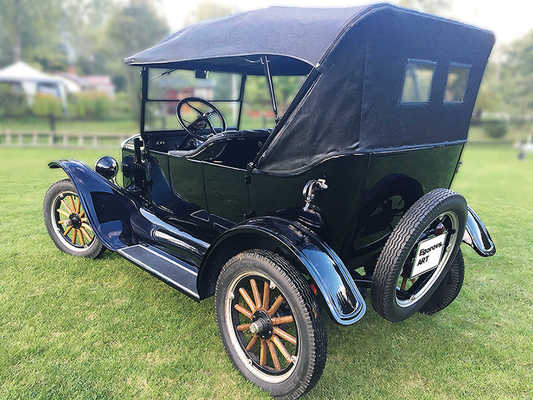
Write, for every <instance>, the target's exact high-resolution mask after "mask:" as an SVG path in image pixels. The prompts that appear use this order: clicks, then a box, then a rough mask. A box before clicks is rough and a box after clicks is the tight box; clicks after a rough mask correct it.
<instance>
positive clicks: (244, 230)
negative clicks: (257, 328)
mask: <svg viewBox="0 0 533 400" xmlns="http://www.w3.org/2000/svg"><path fill="white" fill-rule="evenodd" d="M250 238H254V240H250ZM244 241H246V242H247V244H248V247H249V248H254V246H258V244H259V243H261V244H262V245H263V246H264V245H265V244H267V243H268V246H269V248H272V249H275V248H282V249H283V250H285V252H286V253H289V254H290V258H291V259H292V260H291V261H293V262H297V263H299V264H300V266H301V267H303V268H304V269H305V270H306V271H307V272H308V273H309V275H310V276H311V277H312V278H313V280H314V282H315V283H316V285H317V286H318V289H319V290H320V292H321V293H322V296H323V297H324V300H325V302H326V304H327V305H328V308H329V310H330V312H331V315H332V316H333V318H334V319H335V321H336V322H338V323H339V324H342V325H350V324H353V323H355V322H357V321H358V320H359V319H360V318H361V317H362V316H363V315H364V314H365V311H366V304H365V302H364V299H363V297H362V296H361V294H360V293H359V290H358V289H357V286H356V285H355V283H354V281H353V279H352V277H351V275H350V273H349V272H348V270H347V269H346V266H345V265H344V263H343V262H342V260H341V259H340V258H339V257H338V256H337V254H336V253H335V252H334V251H333V250H332V249H331V248H330V247H329V246H328V245H327V244H326V243H324V242H323V241H322V240H321V239H320V238H319V237H318V236H317V235H316V234H315V233H314V232H312V231H310V230H308V229H306V228H305V227H303V226H301V225H300V224H297V223H294V222H292V221H289V220H286V219H282V218H278V217H260V218H254V219H251V220H248V221H245V222H243V223H242V224H240V225H237V226H236V227H233V228H231V229H229V230H228V231H226V232H225V233H224V234H223V235H222V236H221V237H219V238H218V239H217V240H216V241H215V243H213V244H212V245H211V246H210V248H209V251H208V253H207V254H206V256H205V258H204V263H203V264H202V268H201V269H200V271H201V272H202V271H204V272H206V271H207V273H205V275H204V276H206V277H207V275H208V274H209V273H210V271H209V268H208V267H207V265H208V264H209V260H210V258H211V257H214V258H216V255H215V254H216V253H217V251H218V249H220V248H221V247H223V246H224V245H225V244H228V243H236V242H244ZM204 267H205V268H204ZM201 278H202V276H200V277H199V280H200V279H201ZM206 279H207V278H206Z"/></svg>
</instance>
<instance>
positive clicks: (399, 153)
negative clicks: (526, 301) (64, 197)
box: [50, 4, 495, 325]
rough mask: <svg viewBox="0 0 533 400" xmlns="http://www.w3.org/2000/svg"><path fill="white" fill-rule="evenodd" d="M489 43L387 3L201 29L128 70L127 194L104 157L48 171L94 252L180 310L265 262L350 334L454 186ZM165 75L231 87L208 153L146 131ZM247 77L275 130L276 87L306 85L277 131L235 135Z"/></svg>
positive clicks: (249, 17)
mask: <svg viewBox="0 0 533 400" xmlns="http://www.w3.org/2000/svg"><path fill="white" fill-rule="evenodd" d="M493 43H494V38H493V35H492V34H491V33H490V32H487V31H484V30H480V29H477V28H474V27H471V26H467V25H464V24H461V23H457V22H453V21H449V20H445V19H442V18H438V17H434V16H429V15H426V14H422V13H418V12H414V11H411V10H406V9H402V8H398V7H395V6H391V5H387V4H378V5H373V6H368V7H357V8H350V9H294V8H283V7H274V8H269V9H266V10H258V11H251V12H248V13H243V14H238V15H235V16H231V17H227V18H223V19H221V20H215V21H209V22H205V23H202V24H198V25H195V26H192V27H188V28H185V29H183V30H181V31H179V32H177V33H175V34H174V35H171V36H170V37H169V38H167V39H165V40H163V41H162V42H161V43H159V44H157V45H156V46H154V47H152V48H150V49H147V50H145V51H142V52H140V53H138V54H136V55H134V56H132V57H129V58H127V59H126V63H127V64H129V65H131V66H137V67H139V68H140V73H141V83H142V88H141V121H140V134H139V135H136V136H134V137H132V138H130V139H128V140H127V141H126V142H124V143H123V145H122V163H121V165H122V174H123V184H122V185H118V184H117V183H116V182H115V181H114V180H113V179H112V178H113V177H114V175H115V174H116V167H117V166H116V165H115V164H114V163H113V161H112V160H110V159H109V158H103V159H101V160H100V161H99V163H98V164H97V168H96V169H97V172H95V171H93V170H92V169H90V168H89V167H87V166H86V165H84V164H83V163H81V162H78V161H57V162H54V163H51V164H50V166H51V167H60V168H63V169H64V170H65V172H66V173H67V175H68V176H69V178H70V179H71V180H72V182H73V184H74V186H75V189H76V192H77V194H78V195H79V199H80V200H81V205H82V206H83V209H84V210H85V212H86V215H87V218H88V223H89V224H90V226H91V227H92V229H93V230H94V233H95V235H96V238H97V239H98V241H99V242H101V243H102V244H103V245H104V246H105V247H106V248H108V249H110V250H112V251H116V252H118V253H119V254H120V255H122V256H123V257H125V258H127V259H128V260H130V261H132V262H133V263H135V264H136V265H138V266H140V267H141V268H143V269H145V270H147V271H148V272H150V273H152V274H153V275H155V276H156V277H158V278H160V279H162V280H163V281H165V282H166V283H168V284H169V285H171V286H173V287H175V288H176V289H178V290H180V291H182V292H183V293H185V294H187V295H188V296H190V297H192V298H194V299H196V300H201V299H204V298H206V297H209V296H211V295H213V293H214V291H215V285H216V282H217V277H218V274H219V272H220V270H221V268H222V266H223V265H224V263H225V262H226V261H227V260H229V259H230V258H231V257H233V256H235V255H236V254H239V253H241V252H243V251H245V250H249V249H265V250H268V251H271V252H273V253H276V254H279V255H281V256H283V257H285V258H286V259H287V260H289V261H290V262H291V263H292V264H293V265H294V266H295V268H296V269H297V270H298V271H300V272H301V273H303V274H304V275H305V276H306V277H307V280H308V281H309V282H310V283H311V284H313V285H314V287H315V288H317V290H318V292H319V293H321V295H322V297H323V299H324V300H325V303H326V304H327V308H328V310H329V312H330V314H331V316H332V317H333V319H334V320H335V321H336V322H338V323H340V324H344V325H348V324H352V323H354V322H356V321H357V320H359V319H360V318H361V317H362V316H363V314H364V312H365V309H366V306H365V301H364V299H363V296H361V293H360V290H362V289H366V288H367V287H370V286H371V285H372V271H373V269H374V266H375V265H376V262H377V260H378V257H379V256H380V254H381V253H382V251H383V249H384V246H385V245H386V243H387V240H389V238H390V236H391V232H393V230H394V229H395V227H396V226H397V224H398V222H399V221H400V220H401V218H402V217H403V216H404V215H405V214H406V212H407V211H408V210H409V209H410V208H412V206H413V205H414V204H415V203H417V201H419V200H420V199H421V198H423V197H424V196H426V195H427V194H428V193H431V192H432V191H434V190H435V189H438V188H445V189H448V188H449V187H450V185H451V184H452V181H453V178H454V176H455V174H456V172H457V169H458V168H459V165H460V159H461V154H462V151H463V148H464V145H465V143H466V139H467V132H468V129H469V123H470V119H471V115H472V111H473V107H474V103H475V100H476V96H477V92H478V89H479V86H480V82H481V79H482V76H483V72H484V69H485V66H486V63H487V59H488V57H489V55H490V51H491V49H492V46H493ZM175 70H190V71H195V76H197V77H198V78H203V77H205V74H206V73H207V71H211V72H220V73H222V72H225V73H233V74H239V75H240V76H241V78H240V83H239V90H238V96H237V97H236V98H235V99H233V100H235V103H236V104H237V108H236V110H237V111H236V112H237V113H238V115H237V117H236V123H235V126H233V127H232V128H226V129H224V131H222V130H221V129H216V128H213V127H211V130H210V129H209V127H208V126H207V125H206V124H203V125H201V126H199V127H198V126H196V127H195V129H196V128H198V129H196V130H195V134H197V135H198V136H200V138H201V139H202V140H191V137H190V136H191V135H189V132H188V130H187V129H186V128H185V129H174V130H159V129H153V128H152V127H150V124H149V123H148V122H147V121H148V119H153V113H152V111H150V110H151V108H150V107H151V104H152V103H154V102H160V103H161V102H163V101H168V102H169V104H170V107H174V106H175V104H176V103H178V100H179V99H153V98H151V97H150V85H151V84H152V82H153V81H154V79H152V76H161V74H163V76H164V75H165V74H168V75H171V74H172V73H173V71H175ZM154 71H155V72H156V73H157V74H156V75H151V74H152V73H154ZM257 75H259V76H264V78H265V82H266V87H267V88H268V89H269V94H270V98H271V102H272V106H273V112H274V113H275V114H276V117H277V104H276V97H275V89H274V87H273V86H274V85H273V77H276V76H280V75H283V76H291V75H304V76H305V81H304V82H303V84H302V85H301V87H300V88H299V90H298V91H297V93H296V94H295V96H294V99H293V100H292V102H291V104H290V105H289V107H288V108H287V110H286V111H285V112H284V113H283V116H282V117H281V118H279V120H277V121H276V123H275V125H274V126H272V129H258V130H242V129H241V127H240V123H241V120H242V118H241V114H242V103H243V93H244V91H245V87H246V81H247V79H246V78H247V77H251V76H257ZM191 99H192V100H191ZM208 100H212V99H208ZM225 100H227V99H222V100H218V101H219V102H218V103H217V102H216V101H214V103H215V104H224V101H225ZM189 101H193V102H194V101H196V100H195V98H189ZM210 104H211V103H210ZM205 114H208V113H205ZM202 115H203V114H201V115H200V117H199V119H201V117H202ZM208 117H209V116H208ZM276 119H278V118H276ZM196 122H197V121H195V123H196ZM191 125H192V124H191ZM205 129H208V132H207V133H206V132H205ZM98 172H100V173H98ZM110 178H111V179H110ZM417 204H418V203H417ZM465 218H466V230H465V234H464V237H463V240H464V241H466V242H467V243H468V244H469V245H470V246H472V247H473V248H474V249H475V250H476V251H477V252H478V253H479V254H480V255H483V256H488V255H492V254H494V251H495V250H494V244H493V243H492V240H491V239H490V236H489V234H488V232H487V230H486V228H485V227H484V225H483V223H482V222H481V220H480V219H479V217H477V215H476V214H475V213H474V212H473V211H472V210H470V209H468V213H467V217H465ZM463 229H464V228H463ZM450 232H452V230H450ZM453 232H455V231H453ZM459 240H460V239H459ZM74 241H76V240H74ZM360 267H365V271H366V273H359V272H356V271H355V270H356V269H357V268H360Z"/></svg>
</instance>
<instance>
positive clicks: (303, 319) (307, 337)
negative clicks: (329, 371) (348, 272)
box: [215, 250, 327, 399]
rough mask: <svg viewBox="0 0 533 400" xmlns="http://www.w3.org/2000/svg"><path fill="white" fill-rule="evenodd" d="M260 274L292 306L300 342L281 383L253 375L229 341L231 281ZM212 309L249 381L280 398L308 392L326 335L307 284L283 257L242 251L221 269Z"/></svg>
mask: <svg viewBox="0 0 533 400" xmlns="http://www.w3.org/2000/svg"><path fill="white" fill-rule="evenodd" d="M247 272H254V273H262V274H264V275H265V276H267V277H269V279H272V280H273V281H275V282H276V284H277V285H278V287H279V289H280V291H281V292H282V293H283V295H284V297H285V298H286V300H287V301H288V303H289V305H290V306H291V310H292V313H293V316H294V319H295V321H296V324H297V326H298V340H299V342H300V344H299V346H301V348H299V352H298V361H297V362H296V367H295V369H294V371H293V372H292V373H291V374H290V375H289V376H288V377H287V378H286V379H285V380H284V381H282V382H279V383H271V382H267V381H266V380H263V379H261V378H260V377H258V376H257V375H255V374H254V373H253V372H252V371H251V370H250V369H249V368H248V367H247V365H246V364H245V362H243V361H242V360H241V358H239V355H238V353H237V350H236V349H235V347H234V346H233V345H232V343H231V339H230V337H229V331H228V329H229V328H228V326H227V319H226V315H225V310H224V306H225V300H226V296H227V290H228V288H229V286H230V285H231V282H232V281H233V280H234V279H235V278H236V277H237V276H239V275H240V274H242V273H247ZM215 309H216V318H217V324H218V328H219V333H220V337H221V339H222V342H223V344H224V347H225V349H226V352H227V354H228V357H229V358H230V360H231V362H232V363H233V365H234V366H235V368H237V369H238V370H239V371H240V372H241V374H242V375H244V376H245V377H246V378H247V379H248V380H250V381H251V382H253V383H254V384H256V385H257V386H259V387H260V388H261V389H263V390H265V391H267V392H269V393H270V394H271V395H272V396H274V397H276V398H281V399H297V398H299V397H300V396H302V395H303V394H304V393H306V392H307V391H309V390H310V389H311V388H312V387H313V386H314V385H315V384H316V382H317V381H318V379H319V378H320V376H321V375H322V371H323V369H324V366H325V363H326V355H327V337H326V331H325V329H324V326H323V323H322V320H321V316H320V308H319V307H318V305H317V302H316V300H315V297H314V295H313V293H312V291H311V288H310V286H309V283H308V282H307V281H306V280H305V279H304V277H303V276H302V275H301V274H300V273H299V272H298V271H296V269H295V268H294V267H293V266H292V265H291V264H290V263H289V262H288V261H287V260H285V259H284V258H283V257H281V256H279V255H278V254H276V253H273V252H270V251H266V250H248V251H244V252H242V253H240V254H238V255H236V256H235V257H233V258H232V259H230V260H229V261H228V262H227V263H226V264H225V265H224V267H223V268H222V270H221V272H220V275H219V276H218V279H217V285H216V290H215Z"/></svg>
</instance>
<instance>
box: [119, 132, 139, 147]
mask: <svg viewBox="0 0 533 400" xmlns="http://www.w3.org/2000/svg"><path fill="white" fill-rule="evenodd" d="M136 137H141V135H139V134H137V135H133V136H130V137H129V138H127V139H125V140H124V141H122V143H120V148H121V149H123V148H125V147H126V143H128V142H129V141H130V140H131V139H135V138H136ZM128 147H131V148H132V149H133V145H131V146H128Z"/></svg>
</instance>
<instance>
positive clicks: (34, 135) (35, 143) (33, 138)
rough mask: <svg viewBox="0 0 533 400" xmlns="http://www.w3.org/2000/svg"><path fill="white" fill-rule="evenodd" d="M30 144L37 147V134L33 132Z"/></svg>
mask: <svg viewBox="0 0 533 400" xmlns="http://www.w3.org/2000/svg"><path fill="white" fill-rule="evenodd" d="M32 144H33V145H34V146H37V144H38V143H37V132H35V131H33V137H32Z"/></svg>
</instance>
